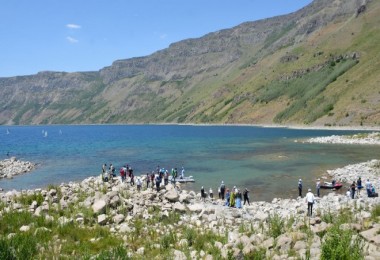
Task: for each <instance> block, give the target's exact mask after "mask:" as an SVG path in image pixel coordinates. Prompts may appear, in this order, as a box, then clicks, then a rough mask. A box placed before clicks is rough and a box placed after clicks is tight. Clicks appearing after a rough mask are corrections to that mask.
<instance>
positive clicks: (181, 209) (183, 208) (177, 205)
mask: <svg viewBox="0 0 380 260" xmlns="http://www.w3.org/2000/svg"><path fill="white" fill-rule="evenodd" d="M173 210H174V211H177V212H180V213H185V212H186V206H185V205H183V204H181V203H179V202H176V203H174V205H173Z"/></svg>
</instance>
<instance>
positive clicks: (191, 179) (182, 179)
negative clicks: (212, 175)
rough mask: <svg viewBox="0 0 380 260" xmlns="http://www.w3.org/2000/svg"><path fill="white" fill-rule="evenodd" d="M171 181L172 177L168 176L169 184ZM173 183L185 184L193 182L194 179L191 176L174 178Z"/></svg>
mask: <svg viewBox="0 0 380 260" xmlns="http://www.w3.org/2000/svg"><path fill="white" fill-rule="evenodd" d="M172 180H173V176H169V182H172ZM175 181H176V182H179V183H186V182H195V179H194V177H193V176H188V177H183V178H181V177H177V178H175Z"/></svg>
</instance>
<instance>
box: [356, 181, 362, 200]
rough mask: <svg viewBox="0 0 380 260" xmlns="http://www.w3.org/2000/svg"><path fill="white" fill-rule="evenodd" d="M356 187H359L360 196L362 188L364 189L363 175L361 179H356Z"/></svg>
mask: <svg viewBox="0 0 380 260" xmlns="http://www.w3.org/2000/svg"><path fill="white" fill-rule="evenodd" d="M356 187H357V188H358V196H359V195H360V191H361V189H363V186H362V178H361V177H359V179H358V180H357V181H356Z"/></svg>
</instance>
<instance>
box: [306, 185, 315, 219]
mask: <svg viewBox="0 0 380 260" xmlns="http://www.w3.org/2000/svg"><path fill="white" fill-rule="evenodd" d="M305 199H306V202H307V215H308V216H309V217H311V216H312V215H313V204H314V200H315V198H314V194H313V193H312V192H311V189H308V192H307V193H306V197H305Z"/></svg>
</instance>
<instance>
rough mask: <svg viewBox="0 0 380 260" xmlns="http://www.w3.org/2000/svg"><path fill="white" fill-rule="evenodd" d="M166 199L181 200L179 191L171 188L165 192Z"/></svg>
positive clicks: (171, 200)
mask: <svg viewBox="0 0 380 260" xmlns="http://www.w3.org/2000/svg"><path fill="white" fill-rule="evenodd" d="M165 199H167V200H168V201H170V202H177V201H179V195H178V192H177V191H176V190H175V189H171V190H169V191H168V192H167V193H166V194H165Z"/></svg>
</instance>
